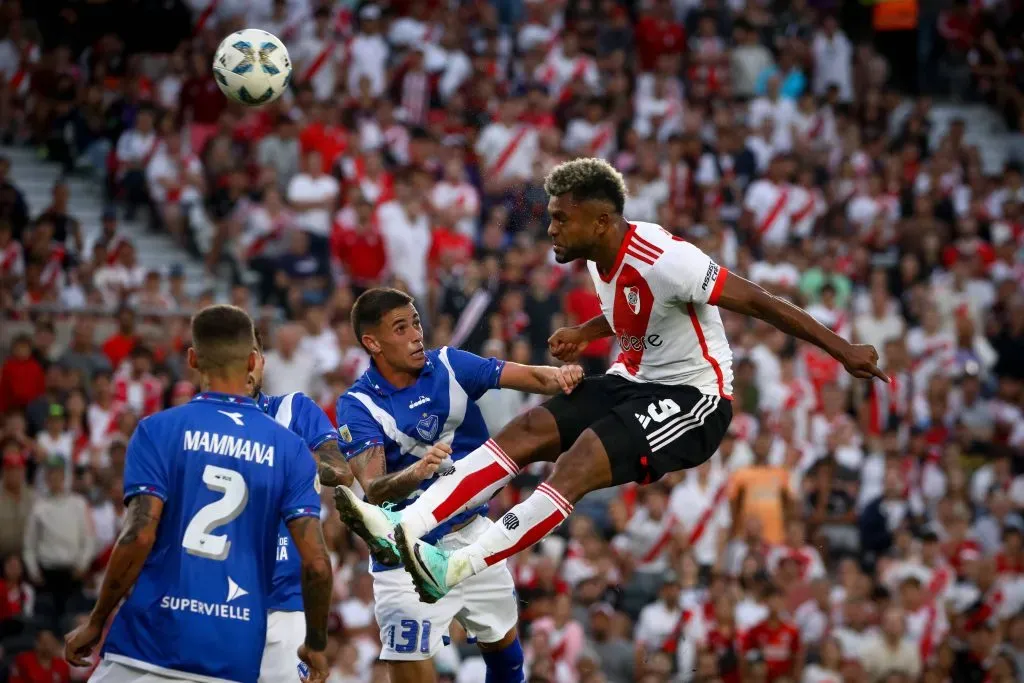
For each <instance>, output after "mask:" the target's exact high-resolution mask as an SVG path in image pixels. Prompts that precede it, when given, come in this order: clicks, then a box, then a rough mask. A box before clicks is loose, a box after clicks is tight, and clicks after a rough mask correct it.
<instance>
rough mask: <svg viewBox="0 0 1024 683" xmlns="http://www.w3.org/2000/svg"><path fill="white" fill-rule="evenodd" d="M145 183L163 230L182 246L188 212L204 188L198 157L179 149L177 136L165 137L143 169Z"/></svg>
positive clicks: (201, 196) (179, 137)
mask: <svg viewBox="0 0 1024 683" xmlns="http://www.w3.org/2000/svg"><path fill="white" fill-rule="evenodd" d="M146 181H147V184H148V188H149V197H150V199H151V200H152V202H153V206H154V208H155V209H156V211H157V215H158V216H159V218H160V220H161V221H162V223H163V227H164V228H166V229H167V231H168V232H170V233H171V235H172V236H173V237H174V238H175V239H176V240H177V241H178V243H179V244H184V243H185V226H186V221H187V219H188V211H189V209H190V207H192V206H195V205H198V204H200V203H201V202H202V198H203V190H204V187H205V179H204V177H203V165H202V163H201V162H200V161H199V157H197V156H195V155H194V154H190V153H189V152H188V151H187V150H186V149H185V148H184V147H183V145H182V140H181V136H180V135H170V136H167V137H166V138H165V139H164V140H162V141H161V144H160V146H159V148H158V150H157V152H156V154H154V155H153V157H152V158H151V159H150V161H149V164H148V165H147V166H146Z"/></svg>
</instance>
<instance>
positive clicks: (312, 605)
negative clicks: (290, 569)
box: [288, 517, 334, 652]
mask: <svg viewBox="0 0 1024 683" xmlns="http://www.w3.org/2000/svg"><path fill="white" fill-rule="evenodd" d="M288 532H289V533H290V534H291V535H292V541H293V542H294V544H295V547H296V549H298V551H299V557H300V558H301V559H302V605H303V608H304V609H305V612H306V647H307V648H309V649H310V650H314V651H316V652H322V651H323V650H324V649H325V648H326V647H327V615H328V614H329V612H330V609H331V593H332V591H333V590H334V573H333V572H332V571H331V558H330V557H329V556H328V554H327V545H326V544H325V543H324V530H323V527H322V526H320V520H319V519H317V518H316V517H298V518H296V519H293V520H292V521H290V522H288Z"/></svg>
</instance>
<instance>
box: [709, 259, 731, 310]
mask: <svg viewBox="0 0 1024 683" xmlns="http://www.w3.org/2000/svg"><path fill="white" fill-rule="evenodd" d="M728 277H729V269H728V268H726V267H725V266H718V279H717V280H715V286H714V287H712V288H711V296H709V297H708V303H709V304H711V305H712V306H717V305H718V297H720V296H721V295H722V287H724V286H725V280H726V278H728Z"/></svg>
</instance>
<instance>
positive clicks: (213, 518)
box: [181, 465, 249, 560]
mask: <svg viewBox="0 0 1024 683" xmlns="http://www.w3.org/2000/svg"><path fill="white" fill-rule="evenodd" d="M203 483H204V484H206V488H208V489H210V490H211V491H218V492H220V493H223V494H224V495H223V496H222V497H221V498H219V499H217V500H215V501H213V502H212V503H210V504H209V505H204V506H203V507H201V508H199V511H198V512H196V514H195V516H193V517H192V521H191V522H189V523H188V526H187V527H186V528H185V535H184V537H183V538H182V539H181V545H182V547H184V548H185V551H186V552H187V553H188V554H189V555H196V556H198V557H205V558H208V559H211V560H226V559H227V557H228V552H230V551H231V541H229V540H228V537H227V534H222V535H220V536H214V535H212V534H211V533H210V532H212V531H213V530H214V529H216V528H217V527H219V526H223V525H225V524H227V523H228V522H230V521H232V520H233V519H235V518H237V517H238V515H240V514H242V510H244V509H245V504H246V503H247V502H249V487H248V486H246V484H245V479H243V478H242V475H241V473H239V472H236V471H235V470H229V469H225V468H223V467H217V466H215V465H207V466H206V467H205V468H204V469H203Z"/></svg>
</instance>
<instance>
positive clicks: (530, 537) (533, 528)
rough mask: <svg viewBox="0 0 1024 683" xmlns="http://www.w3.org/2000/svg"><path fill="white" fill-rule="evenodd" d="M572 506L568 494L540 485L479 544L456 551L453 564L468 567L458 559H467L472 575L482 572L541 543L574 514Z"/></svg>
mask: <svg viewBox="0 0 1024 683" xmlns="http://www.w3.org/2000/svg"><path fill="white" fill-rule="evenodd" d="M572 507H573V506H572V504H571V503H570V502H569V501H568V500H566V498H565V496H563V495H562V494H560V493H559V492H558V491H556V490H554V489H553V488H551V486H549V485H548V484H546V483H545V484H541V485H540V486H538V487H537V490H536V491H534V493H533V495H532V496H530V497H529V498H527V499H526V500H524V501H523V502H522V503H520V504H519V505H516V506H515V507H514V508H512V509H511V510H509V511H508V512H507V513H506V514H505V516H504V517H502V518H501V519H500V520H498V521H497V522H496V523H495V524H494V526H492V527H491V528H490V529H488V530H487V531H486V532H485V533H484V535H483V536H481V537H480V538H478V539H477V541H476V543H473V544H472V545H468V546H466V547H465V548H460V549H459V550H456V551H455V553H454V557H453V559H454V560H456V561H455V562H453V563H452V564H451V565H450V566H452V567H453V568H455V567H460V565H461V566H462V567H465V565H466V564H467V563H464V562H461V561H458V560H463V559H466V560H468V564H469V565H470V566H471V567H472V574H479V573H480V572H482V571H483V570H484V569H486V568H487V567H490V566H491V565H494V564H497V563H498V562H501V561H502V560H504V559H505V558H508V557H511V556H512V555H515V554H516V553H518V552H521V551H523V550H526V549H527V548H529V547H530V546H532V545H534V544H536V543H538V542H539V541H540V540H541V539H543V538H544V537H545V536H547V535H548V534H550V533H551V532H552V531H554V530H555V529H556V528H558V525H559V524H561V523H562V522H564V521H565V518H566V517H568V516H569V515H571V514H572ZM457 571H458V572H459V574H463V573H466V570H465V569H461V568H460V569H457ZM465 578H467V577H466V576H453V577H449V579H448V583H449V585H452V579H455V582H456V583H457V582H458V581H462V580H463V579H465Z"/></svg>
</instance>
